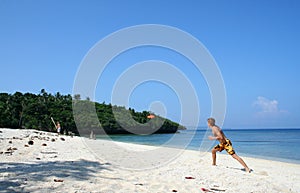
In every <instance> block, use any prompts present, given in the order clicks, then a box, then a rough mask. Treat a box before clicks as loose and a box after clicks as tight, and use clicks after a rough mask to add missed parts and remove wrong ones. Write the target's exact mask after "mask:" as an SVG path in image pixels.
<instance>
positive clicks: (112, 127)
mask: <svg viewBox="0 0 300 193" xmlns="http://www.w3.org/2000/svg"><path fill="white" fill-rule="evenodd" d="M95 112H96V113H95ZM73 113H74V115H73ZM149 114H150V112H147V111H143V112H136V111H135V110H134V109H132V108H129V109H128V110H127V109H126V108H125V107H119V106H112V105H111V104H105V103H101V104H100V103H96V102H91V101H90V99H89V98H87V99H86V100H81V97H80V95H78V94H77V95H75V96H74V98H72V96H71V95H61V94H60V93H59V92H57V93H56V94H55V95H52V94H49V93H47V92H46V91H45V90H44V89H42V90H41V92H40V93H39V94H37V95H36V94H31V93H25V94H22V93H20V92H16V93H14V94H12V95H11V94H7V93H0V127H7V128H33V129H38V130H44V131H55V127H54V125H53V123H52V122H51V117H53V118H54V119H55V121H59V122H60V123H61V126H62V129H63V130H65V131H71V132H73V133H75V134H79V132H78V130H77V128H80V134H88V133H90V131H91V130H93V131H94V133H96V134H101V133H103V132H104V131H105V133H107V134H120V133H124V134H125V133H130V132H132V131H137V133H139V134H143V133H145V134H146V133H147V134H148V133H149V131H150V130H151V131H152V130H153V129H155V128H156V130H154V131H155V132H156V133H173V132H176V131H177V129H184V127H183V126H181V125H179V124H177V123H174V122H172V121H170V120H168V119H164V118H162V117H160V116H155V118H154V119H151V120H150V119H148V118H147V116H148V115H149ZM74 118H75V119H76V123H77V125H76V124H75V120H74ZM99 128H102V129H99ZM128 128H129V130H128ZM133 133H135V132H133Z"/></svg>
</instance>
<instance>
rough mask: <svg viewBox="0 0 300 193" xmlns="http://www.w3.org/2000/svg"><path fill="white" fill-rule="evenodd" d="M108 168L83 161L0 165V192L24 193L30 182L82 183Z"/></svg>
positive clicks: (106, 164)
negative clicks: (74, 181) (55, 180)
mask: <svg viewBox="0 0 300 193" xmlns="http://www.w3.org/2000/svg"><path fill="white" fill-rule="evenodd" d="M109 166H110V164H109V163H105V164H101V163H99V162H93V161H87V160H83V159H81V160H78V161H53V162H42V161H41V162H33V163H10V162H6V163H0V192H1V193H2V192H26V190H25V189H24V188H25V187H26V184H27V183H28V182H31V183H32V181H34V182H38V181H44V182H49V181H53V180H54V179H64V178H71V179H74V180H80V181H84V180H88V179H89V178H91V177H93V176H95V173H99V172H101V171H103V170H111V169H109ZM30 190H31V191H38V190H32V189H30ZM40 191H41V190H40Z"/></svg>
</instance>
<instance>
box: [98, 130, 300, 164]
mask: <svg viewBox="0 0 300 193" xmlns="http://www.w3.org/2000/svg"><path fill="white" fill-rule="evenodd" d="M223 131H224V133H225V135H226V137H227V138H229V139H230V140H231V141H232V143H233V148H234V149H235V151H236V152H237V154H239V155H241V156H249V157H254V158H263V159H270V160H277V161H284V162H290V163H297V164H300V151H299V144H300V129H240V130H232V129H228V130H226V129H224V130H223ZM208 135H211V131H210V130H208V131H207V130H204V129H193V128H190V129H187V130H184V131H180V132H179V133H176V134H153V135H143V136H141V135H111V136H109V137H110V138H111V139H112V140H114V141H121V142H130V143H137V144H144V145H154V146H162V145H164V146H169V147H175V148H186V149H190V150H201V151H208V152H210V149H211V148H212V147H213V146H214V145H216V144H217V142H216V141H210V140H208V139H207V136H208ZM97 137H98V138H101V137H100V136H97ZM222 153H225V154H226V151H223V152H222Z"/></svg>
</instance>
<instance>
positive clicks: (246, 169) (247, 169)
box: [245, 168, 253, 173]
mask: <svg viewBox="0 0 300 193" xmlns="http://www.w3.org/2000/svg"><path fill="white" fill-rule="evenodd" d="M245 171H246V172H247V173H251V172H252V171H253V170H251V169H250V168H245Z"/></svg>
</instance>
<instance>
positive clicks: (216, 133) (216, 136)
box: [207, 120, 251, 173]
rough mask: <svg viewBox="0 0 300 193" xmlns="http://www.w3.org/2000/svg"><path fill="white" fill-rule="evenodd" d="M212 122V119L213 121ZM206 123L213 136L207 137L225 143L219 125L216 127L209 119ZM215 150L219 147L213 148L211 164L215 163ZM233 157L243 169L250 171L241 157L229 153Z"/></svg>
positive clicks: (224, 137)
mask: <svg viewBox="0 0 300 193" xmlns="http://www.w3.org/2000/svg"><path fill="white" fill-rule="evenodd" d="M213 122H214V121H213ZM207 125H208V127H209V128H211V130H212V133H213V135H214V136H209V137H208V138H209V139H210V140H218V141H219V142H220V143H223V144H226V136H225V135H224V133H223V131H222V130H221V129H220V127H218V126H217V125H215V124H214V123H212V122H211V121H209V120H208V122H207ZM217 151H220V149H216V148H213V149H212V151H211V153H212V160H213V162H212V165H214V166H215V165H216V159H217V154H216V153H217ZM231 156H232V157H233V158H234V159H236V160H237V161H238V162H239V163H240V164H241V165H242V166H243V167H244V168H245V171H246V172H248V173H250V172H251V170H250V169H249V167H248V166H247V164H246V163H245V162H244V160H243V159H242V158H240V157H239V156H238V155H237V154H236V153H234V154H232V155H231Z"/></svg>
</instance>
